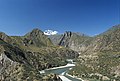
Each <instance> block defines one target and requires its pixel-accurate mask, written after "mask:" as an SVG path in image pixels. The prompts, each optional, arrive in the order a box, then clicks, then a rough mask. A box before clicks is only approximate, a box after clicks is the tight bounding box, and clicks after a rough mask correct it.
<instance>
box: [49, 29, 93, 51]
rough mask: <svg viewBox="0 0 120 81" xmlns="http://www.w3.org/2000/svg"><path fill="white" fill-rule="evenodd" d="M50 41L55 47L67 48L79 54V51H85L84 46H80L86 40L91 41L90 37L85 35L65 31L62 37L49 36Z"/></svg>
mask: <svg viewBox="0 0 120 81" xmlns="http://www.w3.org/2000/svg"><path fill="white" fill-rule="evenodd" d="M50 39H51V40H52V41H53V43H54V44H55V45H59V46H63V47H67V48H70V49H72V50H74V51H77V52H79V53H81V51H84V50H85V46H83V45H82V44H83V43H84V42H86V41H87V40H89V39H91V37H89V36H87V35H85V34H79V33H74V32H71V31H66V32H65V33H64V34H62V35H53V36H50Z"/></svg>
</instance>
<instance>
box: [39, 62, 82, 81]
mask: <svg viewBox="0 0 120 81" xmlns="http://www.w3.org/2000/svg"><path fill="white" fill-rule="evenodd" d="M74 66H75V64H73V62H71V63H70V62H69V64H67V65H66V66H60V67H56V68H51V69H46V70H43V71H40V73H45V74H50V73H54V74H57V75H59V77H60V78H61V79H62V81H82V80H80V79H77V78H75V77H71V76H69V75H68V74H67V72H68V71H69V69H72V68H73V67H74Z"/></svg>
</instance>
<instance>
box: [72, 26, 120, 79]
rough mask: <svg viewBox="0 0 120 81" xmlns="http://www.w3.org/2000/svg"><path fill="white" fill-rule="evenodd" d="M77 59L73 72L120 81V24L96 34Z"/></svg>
mask: <svg viewBox="0 0 120 81" xmlns="http://www.w3.org/2000/svg"><path fill="white" fill-rule="evenodd" d="M83 44H84V43H83ZM77 60H78V62H77V66H76V67H75V68H74V69H73V70H72V71H71V74H74V75H76V76H79V77H82V78H91V79H99V80H102V81H104V80H110V81H113V80H114V81H119V80H120V25H116V26H114V27H112V28H111V29H109V30H108V31H106V32H104V33H102V34H100V35H98V36H95V37H94V38H93V39H92V40H91V41H90V44H89V45H88V46H87V47H86V50H85V51H83V52H82V53H81V55H80V57H79V58H78V59H77Z"/></svg>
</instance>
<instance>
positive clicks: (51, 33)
mask: <svg viewBox="0 0 120 81" xmlns="http://www.w3.org/2000/svg"><path fill="white" fill-rule="evenodd" d="M57 33H58V32H57V31H53V30H45V31H44V34H45V35H55V34H57Z"/></svg>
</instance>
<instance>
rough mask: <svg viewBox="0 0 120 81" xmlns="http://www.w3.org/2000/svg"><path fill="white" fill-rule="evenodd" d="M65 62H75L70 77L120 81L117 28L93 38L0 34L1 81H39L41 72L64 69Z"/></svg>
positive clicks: (67, 34) (69, 34) (119, 31)
mask: <svg viewBox="0 0 120 81" xmlns="http://www.w3.org/2000/svg"><path fill="white" fill-rule="evenodd" d="M66 59H75V61H76V66H75V67H74V68H73V69H71V70H70V71H69V74H71V75H74V76H77V77H79V78H83V79H85V80H88V81H93V80H94V81H120V25H116V26H113V27H112V28H110V29H109V30H107V31H105V32H103V33H101V34H99V35H97V36H94V37H90V36H88V35H85V34H82V33H75V32H71V31H66V32H65V33H64V34H56V35H49V36H48V35H45V33H44V32H42V31H41V30H39V29H33V30H32V31H31V32H29V33H27V34H26V35H24V36H8V35H6V34H5V33H3V32H1V33H0V61H1V62H0V63H1V64H0V75H1V77H0V79H1V80H3V81H10V80H11V81H23V80H27V81H30V80H31V81H42V80H43V79H42V78H43V77H44V76H45V75H40V74H39V71H40V70H44V69H46V68H51V67H56V66H61V65H65V64H67V62H66ZM46 81H54V80H53V77H48V78H47V80H46ZM57 81H59V80H57Z"/></svg>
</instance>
